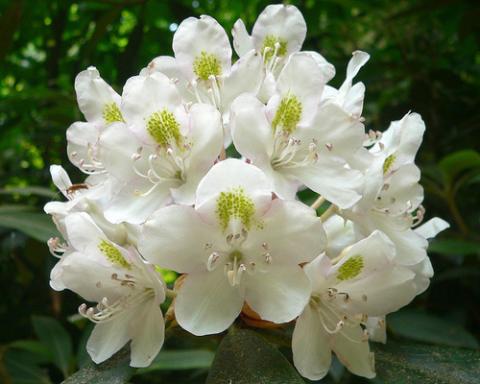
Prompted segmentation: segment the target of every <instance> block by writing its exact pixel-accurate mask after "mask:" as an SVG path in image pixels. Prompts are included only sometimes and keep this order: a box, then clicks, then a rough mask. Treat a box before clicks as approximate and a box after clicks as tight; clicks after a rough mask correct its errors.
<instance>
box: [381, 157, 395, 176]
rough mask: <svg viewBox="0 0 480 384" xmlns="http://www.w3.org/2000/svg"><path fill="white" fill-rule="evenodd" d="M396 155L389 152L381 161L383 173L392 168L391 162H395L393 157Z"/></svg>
mask: <svg viewBox="0 0 480 384" xmlns="http://www.w3.org/2000/svg"><path fill="white" fill-rule="evenodd" d="M396 158H397V157H396V156H395V155H394V154H391V155H390V156H388V157H387V158H386V159H385V161H384V162H383V174H384V175H385V174H386V173H387V172H388V171H389V170H390V168H392V165H393V163H394V162H395V159H396Z"/></svg>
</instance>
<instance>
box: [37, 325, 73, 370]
mask: <svg viewBox="0 0 480 384" xmlns="http://www.w3.org/2000/svg"><path fill="white" fill-rule="evenodd" d="M32 323H33V328H34V329H35V333H36V334H37V336H38V338H39V339H40V341H41V342H42V343H43V344H44V345H45V346H46V347H47V348H48V349H49V350H50V351H51V353H52V359H53V363H54V364H55V365H56V366H57V367H58V368H59V369H60V370H61V371H62V373H63V375H64V377H67V376H68V374H69V368H70V361H71V359H72V340H71V339H70V336H69V334H68V333H67V331H66V330H65V328H63V327H62V325H61V324H60V323H59V322H58V321H57V320H55V319H52V318H50V317H45V316H33V318H32Z"/></svg>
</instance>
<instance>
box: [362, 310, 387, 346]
mask: <svg viewBox="0 0 480 384" xmlns="http://www.w3.org/2000/svg"><path fill="white" fill-rule="evenodd" d="M366 330H367V332H368V338H369V340H370V341H375V342H377V343H383V344H385V343H386V342H387V327H386V325H385V316H380V317H369V318H368V319H367V324H366Z"/></svg>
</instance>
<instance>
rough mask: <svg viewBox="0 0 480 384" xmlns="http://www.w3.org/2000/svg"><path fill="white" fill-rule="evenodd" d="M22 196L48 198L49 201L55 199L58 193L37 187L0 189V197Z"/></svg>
mask: <svg viewBox="0 0 480 384" xmlns="http://www.w3.org/2000/svg"><path fill="white" fill-rule="evenodd" d="M14 194H18V195H22V196H30V195H37V196H42V197H48V198H50V199H57V198H58V192H54V191H52V190H51V189H49V188H45V187H38V186H31V187H18V188H13V187H9V188H1V189H0V195H14Z"/></svg>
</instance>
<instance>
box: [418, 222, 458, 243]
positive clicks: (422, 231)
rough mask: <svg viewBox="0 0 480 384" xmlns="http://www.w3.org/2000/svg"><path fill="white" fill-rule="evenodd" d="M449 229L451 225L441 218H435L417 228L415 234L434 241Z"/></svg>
mask: <svg viewBox="0 0 480 384" xmlns="http://www.w3.org/2000/svg"><path fill="white" fill-rule="evenodd" d="M447 228H450V224H449V223H447V222H446V221H445V220H443V219H441V218H439V217H434V218H432V219H430V220H428V221H427V222H426V223H423V224H422V225H420V226H419V227H417V228H416V229H415V232H416V233H418V234H419V235H420V236H422V237H424V238H425V239H432V238H434V237H435V236H437V235H438V234H439V233H440V232H442V231H444V230H445V229H447Z"/></svg>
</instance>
